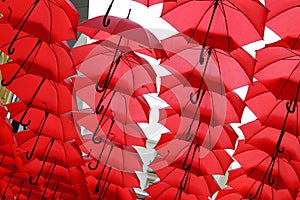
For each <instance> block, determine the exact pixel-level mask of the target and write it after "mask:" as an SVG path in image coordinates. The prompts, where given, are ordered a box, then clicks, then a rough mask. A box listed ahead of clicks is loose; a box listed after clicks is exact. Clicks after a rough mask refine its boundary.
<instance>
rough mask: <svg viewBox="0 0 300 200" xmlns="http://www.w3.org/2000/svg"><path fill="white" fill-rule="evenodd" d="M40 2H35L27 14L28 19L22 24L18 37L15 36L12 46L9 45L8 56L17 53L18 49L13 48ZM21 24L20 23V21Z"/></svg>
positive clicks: (36, 0) (37, 0)
mask: <svg viewBox="0 0 300 200" xmlns="http://www.w3.org/2000/svg"><path fill="white" fill-rule="evenodd" d="M39 1H40V0H35V2H34V3H33V5H32V6H31V8H30V10H29V12H28V14H27V13H26V14H27V16H26V18H25V19H24V21H23V22H22V24H21V26H20V28H19V29H18V32H17V33H16V35H15V36H14V38H13V39H12V41H11V42H10V44H9V46H8V55H12V54H14V52H15V50H16V49H15V48H13V45H14V44H15V42H16V41H17V39H18V37H19V34H20V33H21V31H22V30H23V28H24V26H25V24H26V22H27V21H28V19H29V17H30V15H31V14H32V12H33V11H34V9H35V7H36V6H37V4H38V3H39ZM2 2H4V1H3V0H2ZM19 22H20V21H19ZM19 22H18V23H19ZM18 23H17V25H18Z"/></svg>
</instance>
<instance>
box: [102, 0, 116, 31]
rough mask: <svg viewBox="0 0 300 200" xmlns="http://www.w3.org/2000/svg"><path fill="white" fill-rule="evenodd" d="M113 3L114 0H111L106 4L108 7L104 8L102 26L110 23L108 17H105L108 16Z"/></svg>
mask: <svg viewBox="0 0 300 200" xmlns="http://www.w3.org/2000/svg"><path fill="white" fill-rule="evenodd" d="M113 4H114V0H112V1H111V3H110V5H109V6H108V9H107V10H106V13H105V15H104V18H103V26H104V27H108V25H109V24H110V19H107V17H108V14H109V12H110V10H111V8H112V6H113Z"/></svg>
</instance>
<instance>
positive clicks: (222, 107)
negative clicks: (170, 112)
mask: <svg viewBox="0 0 300 200" xmlns="http://www.w3.org/2000/svg"><path fill="white" fill-rule="evenodd" d="M161 79H162V80H161V82H162V83H161V87H162V89H161V90H160V94H159V97H160V98H161V99H163V100H164V101H166V102H168V104H169V105H170V106H171V107H172V108H173V109H174V110H175V111H176V112H177V113H178V114H180V115H181V116H184V117H189V118H195V120H198V121H199V120H201V121H203V122H205V123H207V124H211V125H213V126H216V125H222V124H227V123H234V122H240V119H241V116H242V113H243V110H244V107H245V104H244V103H243V101H242V100H241V98H240V97H239V96H238V95H237V94H236V93H234V92H227V93H226V94H224V95H223V94H219V93H216V92H213V91H206V92H205V93H203V92H202V95H203V97H202V100H201V104H200V105H199V104H198V105H197V104H193V103H191V98H194V97H193V95H195V93H196V91H197V90H198V88H197V89H194V88H192V87H188V86H184V85H182V84H181V83H180V82H179V81H178V80H177V79H176V78H174V77H171V76H169V77H162V78H161ZM195 96H196V95H195ZM199 99H200V98H199ZM195 112H198V113H197V114H195Z"/></svg>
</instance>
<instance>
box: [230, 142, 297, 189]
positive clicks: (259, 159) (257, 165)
mask: <svg viewBox="0 0 300 200" xmlns="http://www.w3.org/2000/svg"><path fill="white" fill-rule="evenodd" d="M274 148H275V147H274ZM234 158H235V159H236V160H237V161H238V162H239V163H240V164H241V166H242V167H243V169H244V170H245V172H246V173H247V175H248V176H249V177H252V178H254V179H256V180H259V181H260V182H264V183H265V184H268V185H270V186H271V187H273V188H275V189H276V190H278V189H298V187H299V185H300V170H299V169H300V168H299V167H300V162H299V161H294V160H290V159H289V160H287V159H285V158H282V157H275V158H273V157H272V156H270V155H269V154H268V153H266V152H264V151H262V150H261V149H259V148H257V147H255V146H252V145H250V144H245V143H244V141H243V140H241V141H240V142H239V144H238V147H237V149H236V151H235V153H234ZM273 159H274V164H273V162H272V160H273ZM249 160H251V162H249Z"/></svg>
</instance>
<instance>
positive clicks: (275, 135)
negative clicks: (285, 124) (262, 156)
mask: <svg viewBox="0 0 300 200" xmlns="http://www.w3.org/2000/svg"><path fill="white" fill-rule="evenodd" d="M240 129H241V130H242V131H243V134H244V136H245V142H246V143H247V144H251V145H253V146H255V147H256V148H258V149H260V150H262V151H264V152H266V153H268V154H269V155H270V156H272V155H273V152H274V149H275V146H276V144H277V141H278V139H279V136H280V133H281V130H279V129H276V128H272V127H267V126H262V125H261V123H260V122H259V121H258V120H255V121H253V122H250V123H248V124H244V125H243V126H241V127H240ZM280 148H284V149H285V151H284V152H283V153H280V154H278V157H279V158H285V159H286V160H288V161H289V160H295V161H300V155H299V151H298V150H299V149H300V143H299V141H298V140H297V139H296V138H295V136H294V135H292V134H290V133H288V132H285V134H284V137H283V139H282V142H281V145H280Z"/></svg>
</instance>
